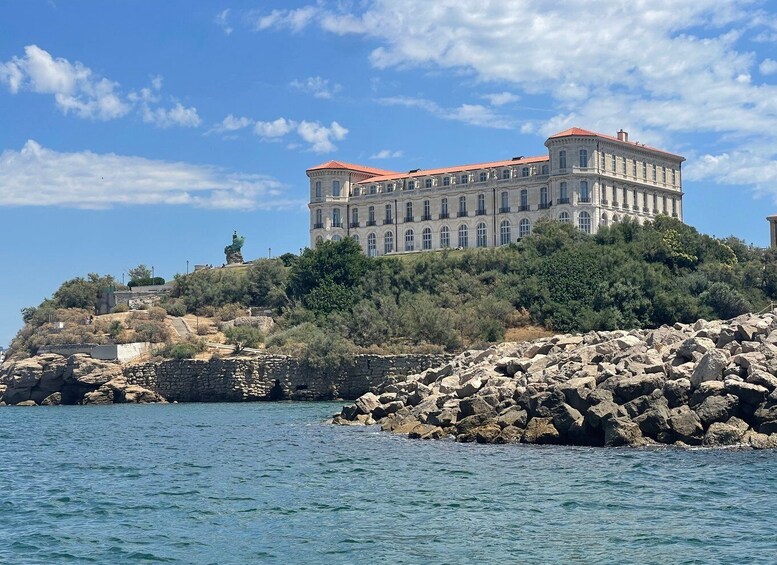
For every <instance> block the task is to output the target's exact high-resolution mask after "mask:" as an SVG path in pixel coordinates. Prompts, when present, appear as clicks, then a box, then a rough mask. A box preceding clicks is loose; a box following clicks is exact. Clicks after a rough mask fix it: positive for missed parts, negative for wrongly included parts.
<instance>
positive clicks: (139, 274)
mask: <svg viewBox="0 0 777 565" xmlns="http://www.w3.org/2000/svg"><path fill="white" fill-rule="evenodd" d="M127 274H128V275H129V278H130V280H131V281H136V280H140V279H150V278H151V269H149V268H148V267H146V266H145V265H144V264H142V263H141V264H140V265H138V266H137V267H134V268H132V269H127Z"/></svg>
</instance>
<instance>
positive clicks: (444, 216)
mask: <svg viewBox="0 0 777 565" xmlns="http://www.w3.org/2000/svg"><path fill="white" fill-rule="evenodd" d="M450 217H451V215H450V214H449V213H448V212H440V219H441V220H447V219H448V218H450Z"/></svg>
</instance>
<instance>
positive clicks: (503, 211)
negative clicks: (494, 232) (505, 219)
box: [499, 206, 510, 214]
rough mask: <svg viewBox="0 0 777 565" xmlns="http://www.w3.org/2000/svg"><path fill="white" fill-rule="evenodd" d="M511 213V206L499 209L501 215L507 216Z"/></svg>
mask: <svg viewBox="0 0 777 565" xmlns="http://www.w3.org/2000/svg"><path fill="white" fill-rule="evenodd" d="M509 211H510V207H509V206H502V207H501V208H499V213H500V214H507V213H508V212H509Z"/></svg>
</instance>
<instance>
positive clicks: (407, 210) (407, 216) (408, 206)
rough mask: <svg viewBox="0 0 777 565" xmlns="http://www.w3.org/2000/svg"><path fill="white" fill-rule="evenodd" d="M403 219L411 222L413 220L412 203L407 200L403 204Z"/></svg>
mask: <svg viewBox="0 0 777 565" xmlns="http://www.w3.org/2000/svg"><path fill="white" fill-rule="evenodd" d="M405 221H406V222H412V221H413V203H412V202H408V203H407V204H405Z"/></svg>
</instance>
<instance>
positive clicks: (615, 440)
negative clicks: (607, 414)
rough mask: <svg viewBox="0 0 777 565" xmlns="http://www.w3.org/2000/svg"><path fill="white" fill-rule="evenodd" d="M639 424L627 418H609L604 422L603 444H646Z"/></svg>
mask: <svg viewBox="0 0 777 565" xmlns="http://www.w3.org/2000/svg"><path fill="white" fill-rule="evenodd" d="M646 444H647V442H646V441H645V438H644V437H643V436H642V431H641V430H640V428H639V426H638V425H637V424H635V423H634V422H632V421H631V420H629V419H628V418H609V419H608V420H607V421H606V422H605V423H604V445H605V446H606V447H619V446H631V447H638V446H642V445H646Z"/></svg>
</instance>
